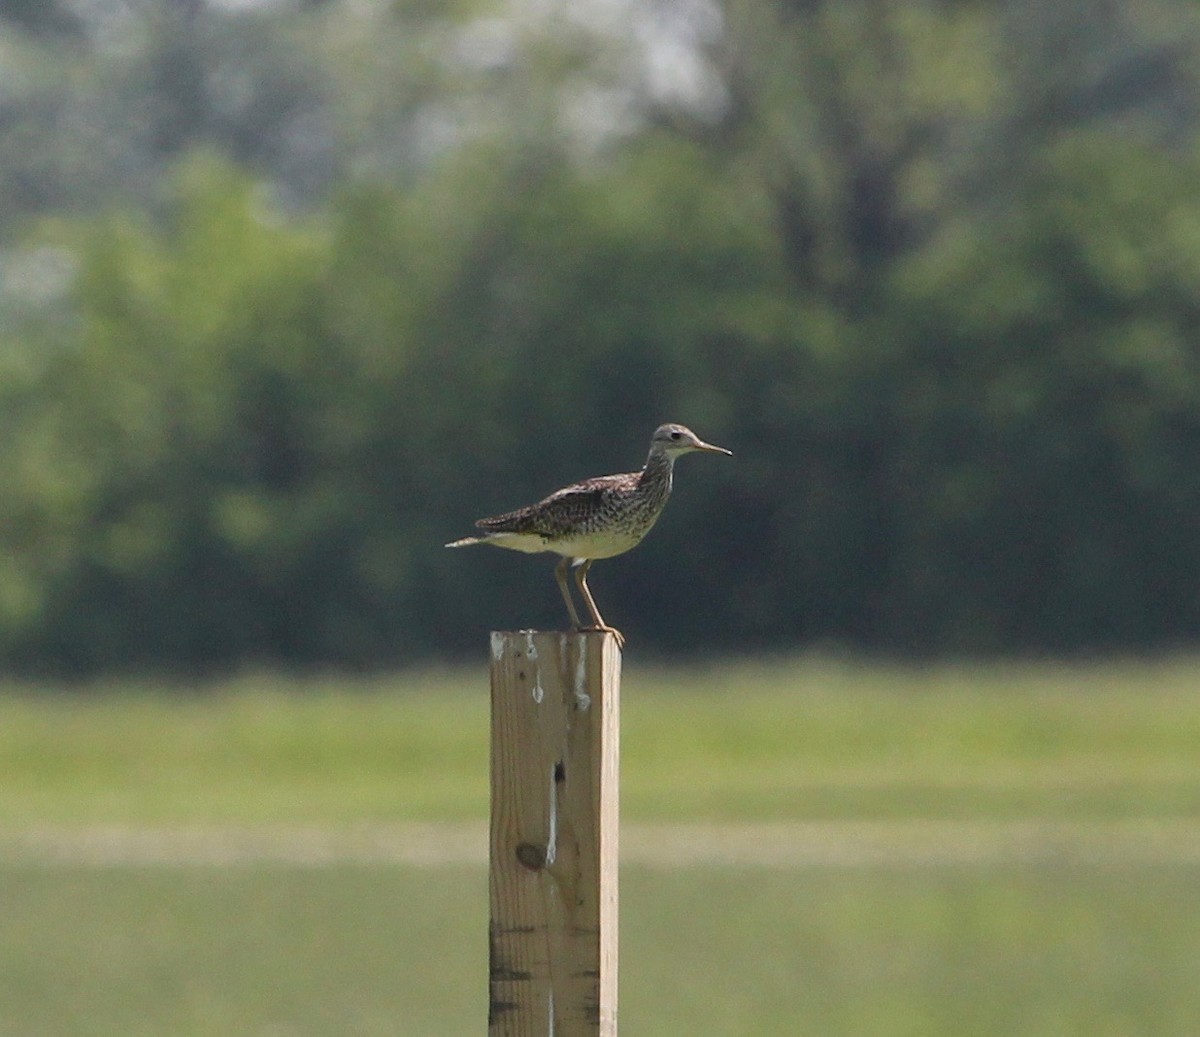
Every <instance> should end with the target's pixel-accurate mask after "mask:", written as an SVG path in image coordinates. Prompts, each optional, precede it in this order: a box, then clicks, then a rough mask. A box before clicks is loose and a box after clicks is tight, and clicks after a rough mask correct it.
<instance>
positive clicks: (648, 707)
mask: <svg viewBox="0 0 1200 1037" xmlns="http://www.w3.org/2000/svg"><path fill="white" fill-rule="evenodd" d="M161 690H164V689H156V688H154V687H148V686H142V687H130V686H123V687H115V688H104V689H100V688H92V689H86V690H83V691H78V690H77V691H75V692H72V693H69V694H68V693H63V692H56V691H55V690H54V689H17V688H10V689H8V690H7V691H5V692H4V693H2V694H0V829H4V828H7V829H9V830H13V829H20V828H22V827H23V826H36V825H42V824H49V825H52V826H59V827H64V826H65V827H68V828H69V827H70V826H73V825H92V824H105V823H116V824H121V823H128V824H134V825H152V826H162V827H164V828H168V829H169V828H171V827H173V826H182V825H195V824H206V823H215V824H222V823H228V824H232V825H260V824H261V825H267V826H269V825H287V824H295V823H305V824H309V823H311V824H317V825H322V826H328V827H330V828H336V826H339V825H353V824H356V823H360V822H372V821H402V820H436V819H442V818H445V819H471V818H476V819H482V818H484V817H485V816H486V812H487V723H488V720H487V708H488V707H487V679H486V673H485V670H484V668H483V667H482V666H481V667H480V668H479V669H478V670H477V671H472V672H457V673H422V674H406V675H401V676H398V677H395V678H390V679H379V680H371V681H334V680H329V681H323V680H306V681H302V682H291V681H284V680H282V679H279V678H271V677H253V676H248V677H245V678H242V679H239V680H236V681H229V682H224V683H222V684H220V685H217V686H210V687H204V688H200V689H192V690H191V691H190V692H188V693H187V694H185V695H182V696H179V695H175V696H166V695H161V694H158V693H157V692H158V691H161ZM623 696H624V701H623V717H622V721H623V723H622V748H623V775H622V779H623V781H622V800H623V811H624V815H625V817H626V818H627V819H630V820H648V821H656V820H661V821H686V820H688V819H729V820H771V819H778V820H788V819H795V820H804V819H817V820H820V819H826V818H827V819H837V820H854V819H872V818H894V819H901V820H902V819H905V818H914V819H917V818H949V819H958V818H962V819H970V820H975V821H979V822H983V823H986V822H988V821H1002V820H1005V819H1011V818H1032V819H1051V820H1052V819H1083V820H1089V819H1095V820H1098V821H1104V820H1109V819H1112V820H1122V819H1147V820H1151V821H1153V820H1155V819H1159V820H1161V819H1164V818H1167V819H1172V820H1173V821H1174V822H1176V823H1178V822H1182V823H1184V824H1185V825H1187V824H1190V823H1191V821H1192V820H1193V819H1195V821H1196V823H1197V824H1200V752H1198V751H1197V746H1200V662H1197V661H1196V660H1186V659H1179V660H1167V661H1163V662H1159V663H1154V664H1133V663H1120V664H1116V663H1114V664H1099V663H1098V664H1095V665H1088V666H1076V667H1055V666H1049V665H1046V666H1041V665H1037V666H1035V665H1029V666H996V667H978V668H968V667H954V666H937V667H929V668H919V667H910V668H895V667H891V668H889V667H883V666H870V665H862V664H853V663H843V662H837V661H830V660H827V659H825V660H822V659H805V660H799V661H793V662H785V661H780V662H778V663H772V664H761V665H750V664H746V665H728V666H722V667H716V668H713V669H711V670H705V671H695V672H683V671H678V670H666V669H661V670H660V669H654V668H644V667H637V666H636V665H631V666H629V667H628V668H627V671H626V675H625V679H624V681H623ZM1125 861H1126V862H1125V863H1124V864H1122V863H1120V858H1116V859H1114V860H1110V861H1109V862H1108V863H1107V864H1103V865H1101V864H1097V865H1094V866H1082V865H1080V864H1079V863H1078V859H1076V863H1075V864H1069V863H1066V858H1064V859H1063V860H1062V861H1059V862H1057V863H1056V862H1055V861H1054V859H1053V858H1052V857H1051V858H1047V859H1043V860H1042V861H1041V863H1039V864H1036V865H1029V866H1024V867H1017V866H1014V865H1011V864H1010V865H1008V866H1003V867H1001V866H996V865H991V866H979V867H966V866H961V865H948V864H946V863H945V862H944V861H943V862H942V863H940V864H939V863H938V862H937V855H936V854H933V855H931V857H930V860H929V861H926V862H925V863H920V862H919V861H918V860H917V859H916V858H913V857H911V856H910V857H908V858H904V859H899V858H898V859H897V860H896V861H895V862H894V863H892V864H888V863H886V862H880V861H878V860H876V862H875V863H874V864H872V865H870V866H864V865H861V864H860V865H857V866H853V867H847V868H844V869H836V868H832V867H827V866H821V867H801V868H796V869H792V870H789V869H787V868H776V869H771V868H745V869H736V868H733V867H728V866H719V867H687V868H678V869H674V870H668V869H662V868H648V867H639V866H638V865H636V864H634V865H626V866H624V867H623V868H622V879H621V881H622V891H621V926H622V940H621V1018H622V1030H621V1032H622V1033H623V1034H626V1035H628V1037H684V1035H689V1037H690V1035H696V1034H703V1035H704V1037H775V1035H779V1037H784V1035H787V1037H793V1035H799V1037H807V1035H812V1037H840V1035H846V1037H1012V1035H1020V1037H1077V1035H1079V1034H1087V1035H1089V1037H1131V1035H1135V1034H1136V1035H1139V1037H1140V1035H1143V1034H1154V1035H1156V1037H1194V1035H1195V1034H1197V1033H1200V985H1198V984H1197V983H1196V982H1195V977H1196V975H1197V974H1200V897H1197V896H1196V891H1197V890H1198V889H1200V866H1196V865H1195V864H1194V863H1193V864H1188V863H1187V862H1186V860H1184V859H1181V860H1177V861H1175V862H1174V863H1172V862H1171V858H1170V857H1169V855H1168V856H1167V857H1166V858H1164V859H1162V860H1161V861H1160V862H1159V863H1158V864H1156V865H1154V866H1145V867H1140V868H1139V867H1134V866H1132V865H1131V864H1130V863H1129V859H1128V858H1126V859H1125ZM486 915H487V906H486V875H485V874H484V871H483V869H482V868H481V867H466V866H454V867H443V868H436V869H435V868H430V869H428V870H422V869H414V868H408V867H399V866H351V865H337V866H328V867H314V868H305V867H297V866H290V865H282V864H279V865H267V864H261V863H260V864H240V865H235V866H227V867H215V866H214V867H196V866H185V865H182V864H174V865H170V866H113V867H83V866H81V865H79V864H71V863H66V864H47V863H45V862H44V861H43V862H41V863H38V862H35V861H34V860H33V859H22V860H16V859H10V860H8V861H5V860H3V859H0V1037H230V1035H237V1037H243V1035H261V1037H342V1035H346V1037H373V1035H385V1034H386V1035H389V1037H390V1035H398V1037H469V1035H471V1034H482V1033H483V1032H484V1013H485V1005H486V960H485V959H486V936H485V932H486Z"/></svg>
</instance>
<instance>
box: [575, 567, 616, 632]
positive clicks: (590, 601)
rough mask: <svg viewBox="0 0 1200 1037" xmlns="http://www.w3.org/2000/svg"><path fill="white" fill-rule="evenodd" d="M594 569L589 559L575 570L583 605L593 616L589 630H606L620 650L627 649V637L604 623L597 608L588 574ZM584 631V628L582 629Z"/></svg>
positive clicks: (576, 582)
mask: <svg viewBox="0 0 1200 1037" xmlns="http://www.w3.org/2000/svg"><path fill="white" fill-rule="evenodd" d="M591 567H592V560H591V559H590V558H589V559H587V560H586V561H585V562H584V563H583V564H582V565H580V566H579V567H578V568H577V569H576V570H575V585H576V586H577V587H578V588H579V593H580V594H582V595H583V603H584V604H585V605H587V610H588V612H589V613H591V616H592V624H593V625H592V626H591V627H588V628H587V629H589V630H605V631H607V632H608V633H610V634H613V635H614V636H615V637H616V639H617V645H618V647H620V648H624V647H625V635H624V634H622V633H621V631H619V630H618V629H617V628H616V627H610V626H609V625H608V624H607V623H605V622H604V617H603V616H601V615H600V610H599V609H598V608H596V599H595V598H593V597H592V592H591V591H590V590H588V585H587V574H588V570H589V569H590V568H591ZM581 629H583V628H581Z"/></svg>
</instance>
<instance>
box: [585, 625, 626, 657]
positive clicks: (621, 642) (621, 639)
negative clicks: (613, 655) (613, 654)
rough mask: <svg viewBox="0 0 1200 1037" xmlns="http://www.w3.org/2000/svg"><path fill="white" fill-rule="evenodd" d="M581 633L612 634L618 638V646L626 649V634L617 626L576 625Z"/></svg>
mask: <svg viewBox="0 0 1200 1037" xmlns="http://www.w3.org/2000/svg"><path fill="white" fill-rule="evenodd" d="M576 629H577V630H578V631H579V633H581V634H612V635H613V637H615V638H616V639H617V647H618V648H620V649H621V650H622V651H624V649H625V635H624V634H622V633H621V631H619V630H618V629H617V628H616V627H606V626H591V627H576Z"/></svg>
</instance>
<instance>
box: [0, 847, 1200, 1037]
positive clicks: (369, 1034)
mask: <svg viewBox="0 0 1200 1037" xmlns="http://www.w3.org/2000/svg"><path fill="white" fill-rule="evenodd" d="M486 886H487V880H486V875H485V874H484V872H483V870H482V869H472V868H450V869H446V870H442V871H414V870H411V869H405V868H357V867H348V868H331V869H315V870H306V869H297V868H269V869H263V868H229V869H187V868H178V869H175V868H172V869H136V868H135V869H116V870H99V871H96V870H74V869H71V868H58V869H48V870H47V869H26V868H11V867H0V907H2V912H3V918H4V935H3V939H0V1034H4V1035H5V1037H230V1035H237V1037H259V1035H261V1037H279V1035H288V1037H343V1035H345V1037H350V1035H353V1037H397V1035H399V1037H470V1035H472V1034H476V1035H480V1037H482V1034H483V1033H484V1032H485V1029H486V1024H485V1011H486V1008H485V1006H486V972H487V962H486V936H485V931H486V929H485V919H486V912H487V904H486ZM1198 888H1200V869H1191V870H1187V869H1156V870H1153V871H1149V872H1136V871H1126V870H1105V869H1099V870H1082V871H1080V870H1075V869H1069V868H1053V867H1051V868H1036V869H1019V870H1018V869H1006V870H985V871H974V870H956V869H932V870H930V869H921V870H915V871H908V870H901V871H891V870H887V869H883V870H871V871H856V870H852V871H850V872H846V873H838V872H836V871H833V870H829V869H812V870H808V869H806V870H804V871H800V872H796V873H790V874H789V873H786V872H784V873H775V872H760V871H751V872H738V871H733V870H728V869H698V870H684V871H681V872H679V873H676V874H668V873H663V872H659V871H648V870H644V869H639V868H636V867H634V868H627V869H625V870H624V872H623V876H622V918H621V924H622V947H621V961H622V971H621V992H620V999H621V1006H620V1016H621V1022H622V1026H621V1032H622V1033H624V1034H628V1035H629V1037H684V1035H693V1034H703V1035H705V1037H865V1035H870V1037H1014V1035H1019V1037H1079V1035H1081V1034H1086V1035H1088V1037H1132V1035H1135V1034H1136V1035H1139V1037H1140V1035H1149V1034H1154V1035H1155V1037H1194V1035H1195V1034H1197V1033H1200V985H1198V984H1197V983H1196V981H1195V980H1196V975H1197V970H1198V969H1200V899H1198V898H1197V897H1196V890H1197V889H1198Z"/></svg>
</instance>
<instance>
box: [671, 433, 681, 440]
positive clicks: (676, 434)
mask: <svg viewBox="0 0 1200 1037" xmlns="http://www.w3.org/2000/svg"><path fill="white" fill-rule="evenodd" d="M671 438H672V439H682V438H683V437H682V435H680V433H678V432H672V433H671Z"/></svg>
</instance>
